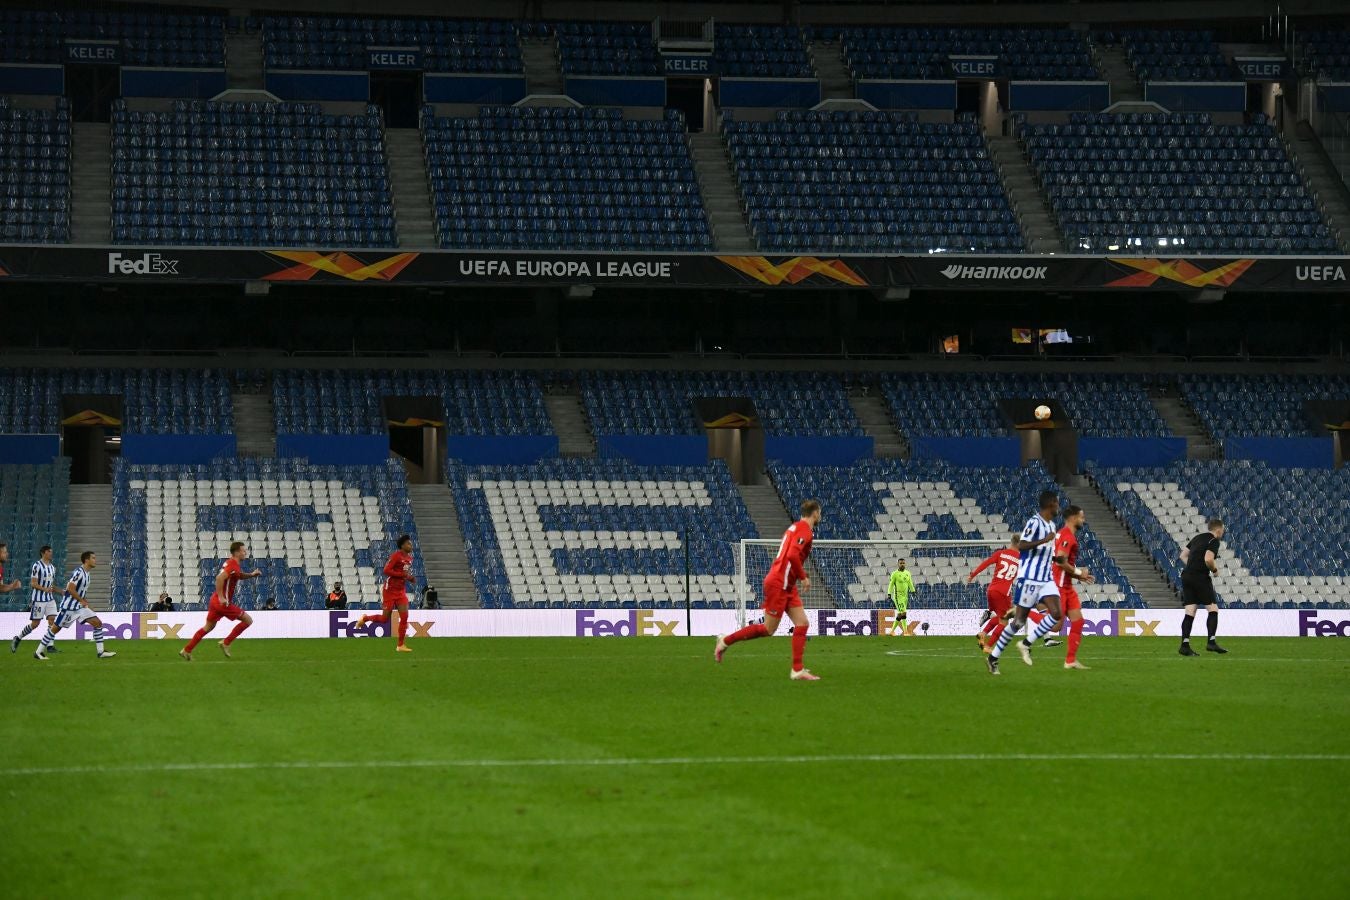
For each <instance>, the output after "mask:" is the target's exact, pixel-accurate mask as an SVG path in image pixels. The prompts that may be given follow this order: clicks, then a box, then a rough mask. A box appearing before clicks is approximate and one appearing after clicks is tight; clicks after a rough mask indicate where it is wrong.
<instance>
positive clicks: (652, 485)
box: [449, 459, 756, 609]
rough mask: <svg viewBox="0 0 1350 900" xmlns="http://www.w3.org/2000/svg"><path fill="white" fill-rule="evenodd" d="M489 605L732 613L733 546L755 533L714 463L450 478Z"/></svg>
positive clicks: (568, 465)
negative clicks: (688, 605)
mask: <svg viewBox="0 0 1350 900" xmlns="http://www.w3.org/2000/svg"><path fill="white" fill-rule="evenodd" d="M449 481H450V487H451V490H452V491H453V493H454V497H455V505H456V507H457V509H458V510H459V514H460V521H461V522H462V525H463V531H464V546H465V549H466V551H467V553H468V559H469V565H470V567H471V568H472V570H473V579H474V584H475V585H476V586H477V588H478V593H479V599H480V601H481V602H482V605H483V606H484V607H487V608H490V609H491V608H513V607H547V608H552V609H580V608H583V607H595V606H602V607H605V608H617V607H620V606H622V607H633V606H636V607H639V608H642V609H670V608H672V607H674V606H676V605H679V606H681V607H683V605H684V595H685V549H684V544H683V541H684V538H685V536H686V535H687V537H688V543H689V548H688V549H689V566H690V573H691V575H690V590H691V601H692V604H693V606H694V607H696V608H699V609H706V608H721V607H733V606H735V600H736V592H735V571H736V560H735V554H734V552H733V545H734V543H735V542H736V541H738V540H740V539H742V538H747V537H755V536H756V532H755V526H754V524H753V522H751V520H750V514H749V513H748V512H747V511H746V509H745V504H744V503H743V502H742V500H741V497H740V494H739V493H738V492H737V490H736V487H735V485H734V484H732V481H731V475H730V473H729V472H728V470H727V468H726V466H725V465H724V464H723V463H721V462H713V463H709V464H708V465H706V466H683V467H641V466H633V465H631V464H629V463H626V462H622V461H616V460H588V459H557V460H548V461H546V462H541V463H538V464H536V465H532V466H497V467H465V466H453V467H452V468H451V470H450V477H449Z"/></svg>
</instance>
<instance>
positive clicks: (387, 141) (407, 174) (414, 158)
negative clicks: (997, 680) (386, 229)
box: [384, 128, 438, 248]
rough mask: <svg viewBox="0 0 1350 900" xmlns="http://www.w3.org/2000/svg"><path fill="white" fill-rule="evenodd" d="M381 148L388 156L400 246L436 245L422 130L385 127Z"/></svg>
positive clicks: (434, 221) (390, 184)
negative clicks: (383, 148) (382, 147)
mask: <svg viewBox="0 0 1350 900" xmlns="http://www.w3.org/2000/svg"><path fill="white" fill-rule="evenodd" d="M384 147H385V152H386V153H387V154H388V156H389V187H390V190H391V192H392V194H393V199H394V220H395V225H396V227H397V229H398V232H397V233H398V245H399V247H418V248H427V247H436V246H438V241H437V239H436V220H435V218H434V217H433V216H432V207H431V181H430V179H429V178H427V163H426V154H425V152H424V150H423V146H422V132H421V130H420V129H417V128H386V129H385V130H384Z"/></svg>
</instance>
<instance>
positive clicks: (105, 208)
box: [66, 122, 112, 574]
mask: <svg viewBox="0 0 1350 900" xmlns="http://www.w3.org/2000/svg"><path fill="white" fill-rule="evenodd" d="M111 129H112V126H111V125H108V124H107V123H98V122H75V123H72V125H71V135H70V165H71V172H70V204H71V213H70V241H71V243H72V244H107V243H109V242H110V241H111V240H112V132H111ZM66 574H69V573H66Z"/></svg>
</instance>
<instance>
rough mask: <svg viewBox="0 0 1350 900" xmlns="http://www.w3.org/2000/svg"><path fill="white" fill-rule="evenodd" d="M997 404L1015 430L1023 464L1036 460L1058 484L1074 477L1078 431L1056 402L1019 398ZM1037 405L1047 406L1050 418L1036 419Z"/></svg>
mask: <svg viewBox="0 0 1350 900" xmlns="http://www.w3.org/2000/svg"><path fill="white" fill-rule="evenodd" d="M998 406H999V410H1000V411H1001V412H1002V413H1003V417H1004V418H1005V419H1006V420H1007V421H1008V423H1009V424H1011V425H1012V427H1013V428H1015V429H1016V430H1017V436H1018V439H1019V440H1020V441H1021V451H1022V455H1021V460H1022V465H1024V466H1025V465H1026V464H1027V463H1029V462H1031V461H1032V460H1033V459H1039V460H1040V461H1041V462H1043V463H1045V467H1046V469H1048V470H1049V471H1050V474H1051V475H1053V476H1054V477H1055V480H1056V481H1058V482H1060V483H1061V484H1064V483H1066V480H1067V479H1072V478H1073V476H1074V473H1075V472H1077V471H1078V430H1077V429H1075V428H1074V427H1073V425H1072V423H1071V421H1070V419H1069V416H1068V413H1066V412H1065V411H1064V408H1063V407H1062V406H1060V405H1059V401H1057V400H1045V399H1039V398H1022V397H1018V398H1007V399H1003V400H999V401H998ZM1038 406H1048V407H1050V418H1048V419H1044V420H1041V419H1037V418H1036V407H1038Z"/></svg>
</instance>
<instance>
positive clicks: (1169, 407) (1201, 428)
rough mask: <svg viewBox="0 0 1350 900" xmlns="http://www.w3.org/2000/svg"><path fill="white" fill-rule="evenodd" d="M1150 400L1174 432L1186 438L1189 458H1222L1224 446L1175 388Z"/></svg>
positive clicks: (1187, 456)
mask: <svg viewBox="0 0 1350 900" xmlns="http://www.w3.org/2000/svg"><path fill="white" fill-rule="evenodd" d="M1149 400H1150V402H1152V404H1153V408H1154V409H1156V410H1157V411H1158V415H1160V416H1162V420H1163V421H1164V422H1165V423H1167V427H1168V428H1169V429H1170V430H1171V432H1172V434H1174V435H1176V436H1177V437H1184V438H1185V439H1186V458H1187V459H1220V458H1221V457H1222V456H1223V448H1222V446H1221V445H1220V444H1219V442H1218V441H1216V440H1214V438H1212V437H1210V434H1209V432H1208V431H1207V430H1206V429H1205V425H1204V423H1203V422H1201V421H1200V416H1199V415H1197V414H1196V412H1195V410H1193V409H1191V407H1190V404H1188V403H1187V402H1186V401H1185V399H1183V398H1182V397H1181V396H1180V395H1179V394H1177V393H1176V390H1175V389H1174V388H1168V389H1167V392H1166V393H1165V394H1163V395H1160V396H1159V395H1155V396H1152V397H1150V398H1149Z"/></svg>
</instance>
